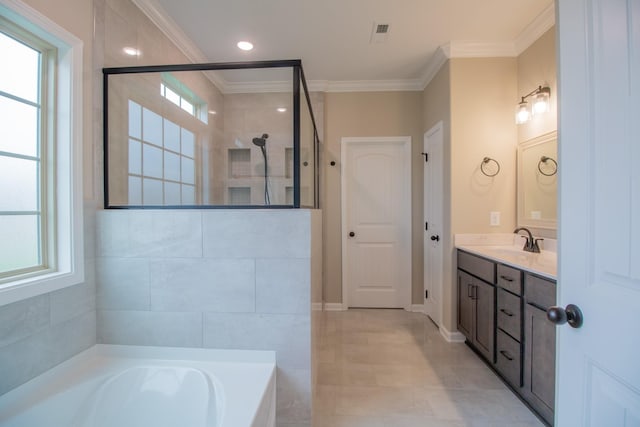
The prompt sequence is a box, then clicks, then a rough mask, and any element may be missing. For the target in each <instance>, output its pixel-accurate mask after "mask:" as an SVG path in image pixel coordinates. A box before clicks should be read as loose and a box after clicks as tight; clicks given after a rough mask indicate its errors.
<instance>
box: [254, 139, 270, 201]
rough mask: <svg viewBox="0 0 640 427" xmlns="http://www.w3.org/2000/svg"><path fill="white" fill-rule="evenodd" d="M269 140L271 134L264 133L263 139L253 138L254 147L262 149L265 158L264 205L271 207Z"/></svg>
mask: <svg viewBox="0 0 640 427" xmlns="http://www.w3.org/2000/svg"><path fill="white" fill-rule="evenodd" d="M267 138H269V134H266V133H263V134H262V136H261V137H256V138H253V141H252V142H253V145H255V146H256V147H260V151H262V157H264V204H265V205H270V204H271V199H270V197H269V177H268V175H267V165H268V162H267V149H266V145H267Z"/></svg>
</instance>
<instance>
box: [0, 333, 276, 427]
mask: <svg viewBox="0 0 640 427" xmlns="http://www.w3.org/2000/svg"><path fill="white" fill-rule="evenodd" d="M105 359H107V360H111V359H113V360H115V361H118V360H120V359H122V360H128V361H131V360H135V359H140V360H141V361H144V360H149V359H151V360H153V361H156V362H165V361H166V362H174V361H175V362H177V363H180V362H184V363H187V364H188V363H190V362H191V363H205V364H209V365H211V366H212V367H216V366H217V367H220V366H222V365H227V367H230V366H235V367H238V366H241V365H243V364H250V365H257V366H260V365H263V366H260V367H261V368H264V369H265V370H267V371H268V372H269V375H268V379H267V380H266V382H265V384H264V389H260V399H259V402H257V405H256V408H255V413H254V414H253V415H252V416H253V421H252V423H251V424H250V425H251V426H253V425H255V421H256V420H255V417H256V416H257V415H258V411H259V409H260V407H261V406H262V404H263V402H265V401H266V402H269V403H272V404H269V406H271V407H272V410H273V412H274V413H273V414H271V417H272V418H275V388H276V387H275V384H276V355H275V351H267V350H232V349H206V348H188V347H156V346H135V345H115V344H96V345H94V346H92V347H90V348H88V349H87V350H84V351H82V352H80V353H78V354H77V355H75V356H73V357H71V358H69V359H67V360H65V361H64V362H62V363H60V364H58V365H56V366H54V367H52V368H51V369H49V370H47V371H46V372H44V373H42V374H40V375H38V376H36V377H34V378H32V379H31V380H29V381H27V382H26V383H24V384H22V385H20V386H18V387H16V388H15V389H13V390H10V391H9V392H7V393H5V394H4V395H1V396H0V403H1V405H0V406H2V407H3V408H9V410H8V411H7V412H8V413H9V415H10V417H11V413H12V412H13V413H14V415H15V414H20V413H21V412H22V411H25V410H28V408H30V407H32V406H37V405H38V404H42V403H43V402H45V401H46V399H48V398H50V397H55V393H52V389H51V388H52V385H54V384H55V385H59V386H60V388H62V389H65V388H66V387H69V386H72V385H74V384H75V383H77V382H78V380H82V379H83V378H86V375H87V373H86V371H87V370H91V368H92V367H93V366H97V367H98V368H99V369H104V363H105V362H104V360H105ZM116 363H117V362H116ZM78 368H80V369H78ZM265 372H266V371H265ZM215 376H216V377H217V378H220V377H225V373H224V372H223V373H222V374H221V375H218V374H217V373H216V374H215ZM222 383H223V386H224V394H225V396H227V395H228V396H234V395H237V394H239V391H240V390H241V389H242V385H238V384H230V383H225V381H224V380H222ZM42 385H44V386H45V387H42ZM271 390H272V391H273V393H272V395H269V392H270V391H271ZM271 401H272V402H271ZM234 403H235V404H236V405H237V404H238V402H229V405H232V404H234ZM228 409H233V408H232V407H231V406H229V407H227V408H225V412H226V411H227V410H228ZM12 410H13V411H12ZM225 418H226V417H225ZM10 419H11V418H9V420H10ZM0 421H2V413H0ZM230 422H231V424H229V423H230ZM228 425H234V424H233V420H227V419H225V420H223V422H222V424H221V426H220V427H226V426H228Z"/></svg>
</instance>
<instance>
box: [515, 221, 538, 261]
mask: <svg viewBox="0 0 640 427" xmlns="http://www.w3.org/2000/svg"><path fill="white" fill-rule="evenodd" d="M520 231H526V232H527V234H528V235H529V236H528V237H527V236H520V237H522V238H524V239H527V240H526V241H525V243H524V247H523V248H522V250H523V251H525V252H533V253H536V254H539V253H540V246H538V242H539V241H540V240H544V239H534V238H533V234H531V231H529V229H528V228H524V227H519V228H516V229H515V230H513V232H514V233H519V232H520Z"/></svg>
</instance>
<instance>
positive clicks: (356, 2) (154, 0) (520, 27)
mask: <svg viewBox="0 0 640 427" xmlns="http://www.w3.org/2000/svg"><path fill="white" fill-rule="evenodd" d="M134 1H135V3H136V4H138V6H139V7H140V8H141V9H142V10H143V11H144V12H145V13H147V15H148V16H150V17H151V18H152V19H153V20H154V21H155V22H156V24H158V25H159V26H160V27H161V29H162V30H163V31H164V32H165V33H167V34H168V35H169V36H170V37H171V38H173V39H174V41H175V40H177V41H179V43H178V44H179V45H182V47H183V50H187V51H189V53H190V55H188V56H190V59H192V60H195V61H207V62H227V61H254V60H272V59H302V63H303V67H304V70H305V74H306V77H307V80H309V81H324V82H334V83H335V82H343V83H344V82H360V83H362V81H366V82H369V83H371V84H375V83H376V82H378V83H380V84H382V83H383V82H384V83H386V84H387V85H388V84H389V82H396V83H401V82H419V81H424V80H425V79H426V78H428V76H427V75H428V74H429V72H430V68H433V62H435V61H436V57H437V56H438V54H437V51H438V47H441V46H443V47H444V50H443V51H442V52H444V53H445V55H447V56H511V55H516V54H518V53H520V51H521V50H522V49H524V48H526V47H527V45H528V44H530V43H531V42H533V41H534V40H535V38H537V37H538V36H539V35H541V34H542V32H543V31H546V30H547V29H548V28H549V27H550V26H551V25H552V24H553V0H181V1H176V0H134ZM374 23H384V24H389V25H390V31H389V36H388V39H387V41H386V42H385V43H381V44H371V43H370V38H371V33H372V30H373V27H374ZM239 40H249V41H251V42H253V43H254V45H255V48H254V50H253V51H251V52H243V51H240V50H239V49H238V48H237V47H236V43H237V42H238V41H239ZM430 65H431V67H430Z"/></svg>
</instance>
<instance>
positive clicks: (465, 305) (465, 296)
mask: <svg viewBox="0 0 640 427" xmlns="http://www.w3.org/2000/svg"><path fill="white" fill-rule="evenodd" d="M472 292H473V278H472V277H471V276H470V275H468V274H467V273H465V272H464V271H460V270H458V331H460V332H461V333H462V334H463V335H464V336H465V337H466V338H467V340H469V341H470V342H473V332H472V331H473V311H474V310H473V306H474V304H475V301H474V300H473V299H472V295H473V294H472Z"/></svg>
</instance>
